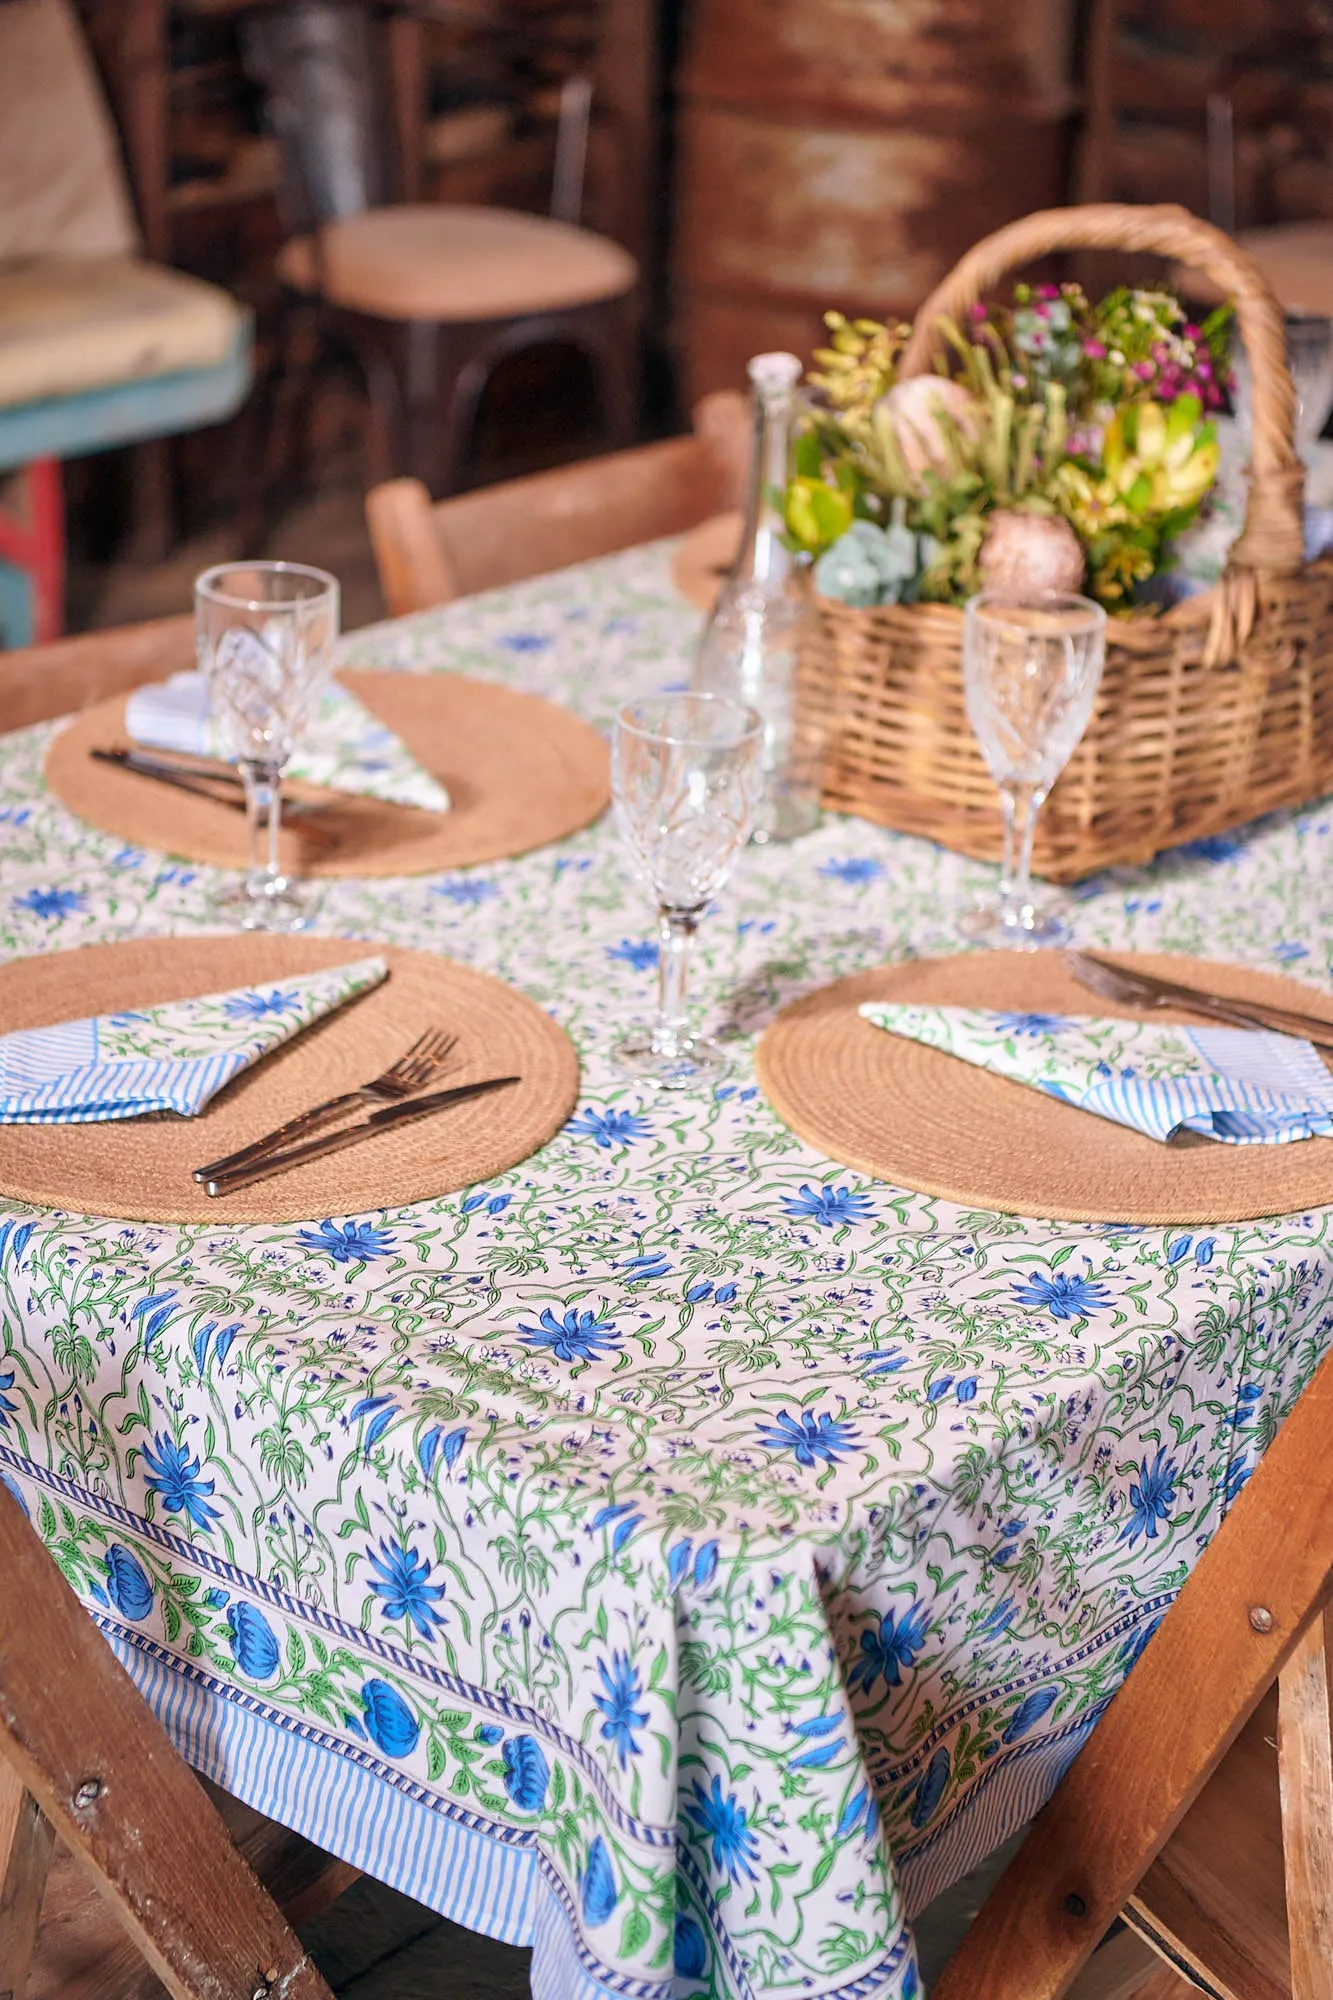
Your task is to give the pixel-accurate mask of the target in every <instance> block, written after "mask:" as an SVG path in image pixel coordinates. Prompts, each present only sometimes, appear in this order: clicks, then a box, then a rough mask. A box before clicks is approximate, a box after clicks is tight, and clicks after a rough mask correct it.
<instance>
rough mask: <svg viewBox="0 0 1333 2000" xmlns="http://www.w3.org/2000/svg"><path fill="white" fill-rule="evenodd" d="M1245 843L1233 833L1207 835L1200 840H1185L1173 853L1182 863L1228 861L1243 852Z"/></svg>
mask: <svg viewBox="0 0 1333 2000" xmlns="http://www.w3.org/2000/svg"><path fill="white" fill-rule="evenodd" d="M1244 849H1245V842H1244V841H1243V840H1241V839H1239V838H1238V837H1237V835H1236V834H1234V833H1209V834H1206V835H1205V836H1204V838H1203V839H1202V840H1187V841H1185V842H1184V843H1183V845H1182V846H1180V847H1178V848H1176V850H1175V852H1176V854H1177V855H1178V856H1179V857H1180V859H1181V860H1182V861H1185V860H1190V861H1211V862H1213V863H1214V865H1216V864H1217V863H1218V862H1219V861H1230V860H1231V859H1232V858H1233V857H1234V856H1235V855H1237V854H1241V853H1243V852H1244Z"/></svg>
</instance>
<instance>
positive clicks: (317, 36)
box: [240, 0, 398, 233]
mask: <svg viewBox="0 0 1333 2000" xmlns="http://www.w3.org/2000/svg"><path fill="white" fill-rule="evenodd" d="M240 36H241V52H242V57H243V60H244V62H245V66H246V69H247V71H248V72H249V74H250V75H251V76H252V77H253V78H254V80H255V82H256V83H258V84H259V85H260V87H261V89H262V90H263V91H264V94H265V97H266V99H267V103H268V110H269V116H270V118H271V119H272V122H273V127H274V130H275V131H276V133H277V136H278V147H279V152H280V157H281V161H282V190H281V192H282V203H283V208H284V210H285V221H286V223H287V225H288V227H289V228H291V229H293V230H297V231H300V232H302V233H304V232H307V231H310V230H313V229H317V228H319V226H320V225H321V224H322V223H325V222H333V221H336V220H337V218H338V217H339V216H344V215H359V214H360V213H361V211H362V210H363V209H367V208H378V207H381V206H382V205H383V204H384V203H386V202H389V201H392V200H393V198H394V195H395V193H396V192H397V191H398V190H397V186H396V182H397V179H398V176H397V175H396V174H395V170H394V159H393V137H392V118H391V113H390V106H389V92H388V81H387V78H386V76H385V72H384V50H383V45H382V42H381V39H380V36H379V33H378V29H377V26H376V24H375V22H374V20H373V10H372V9H371V8H369V7H367V6H364V5H361V4H357V0H292V4H289V5H283V6H273V7H257V8H255V9H253V10H252V11H251V12H249V13H247V14H245V15H244V16H243V17H242V20H241V24H240Z"/></svg>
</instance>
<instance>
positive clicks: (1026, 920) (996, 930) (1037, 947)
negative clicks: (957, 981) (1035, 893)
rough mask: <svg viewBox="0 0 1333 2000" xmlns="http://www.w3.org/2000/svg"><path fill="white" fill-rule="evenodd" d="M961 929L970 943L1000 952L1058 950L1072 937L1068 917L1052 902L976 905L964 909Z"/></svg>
mask: <svg viewBox="0 0 1333 2000" xmlns="http://www.w3.org/2000/svg"><path fill="white" fill-rule="evenodd" d="M958 928H959V930H960V931H961V932H962V933H963V936H964V937H965V938H967V939H968V941H969V942H970V943H972V944H983V945H988V946H990V948H991V949H992V950H997V951H1051V950H1059V949H1060V948H1061V947H1062V946H1064V945H1067V944H1069V943H1070V942H1071V941H1072V937H1073V933H1072V931H1071V930H1070V927H1069V924H1068V922H1067V920H1066V919H1065V917H1064V916H1063V915H1062V914H1061V912H1060V911H1059V910H1058V909H1056V908H1054V907H1053V906H1052V905H1051V904H1049V903H1021V904H1016V905H1012V906H1008V905H1005V904H1002V903H999V902H996V901H991V902H986V903H976V904H974V905H973V907H972V908H971V909H970V910H964V912H963V914H962V916H961V918H960V919H959V923H958Z"/></svg>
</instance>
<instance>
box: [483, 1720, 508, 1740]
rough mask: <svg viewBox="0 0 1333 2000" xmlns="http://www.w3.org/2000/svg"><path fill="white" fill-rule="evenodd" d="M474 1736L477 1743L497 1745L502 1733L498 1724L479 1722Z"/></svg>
mask: <svg viewBox="0 0 1333 2000" xmlns="http://www.w3.org/2000/svg"><path fill="white" fill-rule="evenodd" d="M476 1735H477V1741H478V1743H498V1742H499V1741H500V1738H501V1737H502V1736H503V1735H504V1731H503V1729H501V1727H500V1725H499V1723H498V1722H479V1723H478V1724H477V1730H476Z"/></svg>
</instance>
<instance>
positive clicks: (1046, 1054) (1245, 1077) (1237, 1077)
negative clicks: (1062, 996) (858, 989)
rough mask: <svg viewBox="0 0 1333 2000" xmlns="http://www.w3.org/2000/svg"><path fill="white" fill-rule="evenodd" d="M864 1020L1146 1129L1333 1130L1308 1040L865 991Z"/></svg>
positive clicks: (1275, 1133)
mask: <svg viewBox="0 0 1333 2000" xmlns="http://www.w3.org/2000/svg"><path fill="white" fill-rule="evenodd" d="M861 1012H862V1014H864V1016H865V1018H866V1019H867V1020H868V1021H873V1022H874V1023H875V1024H876V1026H877V1027H881V1028H887V1029H888V1030H889V1032H890V1033H891V1034H895V1035H906V1036H907V1037H908V1038H909V1039H910V1040H911V1041H914V1042H924V1043H925V1044H926V1046H927V1047H928V1048H932V1049H943V1050H945V1052H946V1053H947V1054H949V1055H953V1056H960V1057H961V1058H962V1060H963V1061H964V1062H970V1063H975V1064H976V1065H977V1066H978V1067H979V1068H981V1069H989V1070H993V1071H994V1072H995V1073H996V1074H997V1075H998V1076H1008V1077H1013V1078H1014V1079H1015V1081H1017V1082H1018V1083H1030V1084H1032V1085H1034V1086H1035V1088H1036V1089H1038V1090H1044V1091H1045V1092H1046V1094H1047V1095H1048V1096H1049V1097H1058V1098H1061V1099H1062V1100H1063V1101H1064V1102H1065V1103H1066V1104H1074V1105H1077V1106H1078V1107H1079V1108H1080V1109H1081V1110H1083V1111H1095V1112H1096V1113H1097V1115H1098V1116H1099V1117H1101V1118H1112V1119H1114V1120H1115V1122H1116V1124H1117V1125H1130V1126H1132V1127H1133V1129H1134V1130H1135V1131H1136V1132H1144V1133H1146V1134H1147V1136H1148V1137H1149V1138H1150V1139H1163V1140H1165V1139H1170V1138H1171V1137H1172V1136H1173V1134H1175V1133H1176V1132H1202V1133H1203V1134H1205V1135H1206V1136H1207V1137H1208V1138H1210V1139H1221V1140H1223V1141H1224V1142H1225V1143H1226V1144H1227V1145H1231V1146H1265V1145H1270V1146H1271V1145H1279V1146H1280V1145H1285V1144H1286V1143H1287V1142H1288V1141H1290V1140H1292V1139H1312V1138H1315V1137H1317V1136H1330V1135H1333V1075H1330V1073H1329V1071H1328V1069H1327V1068H1326V1067H1325V1065H1324V1064H1323V1062H1322V1061H1321V1060H1320V1057H1319V1055H1318V1052H1317V1051H1316V1050H1315V1049H1314V1048H1313V1047H1312V1046H1311V1044H1310V1043H1309V1042H1303V1041H1299V1040H1297V1039H1296V1037H1295V1036H1293V1035H1274V1034H1269V1033H1267V1032H1264V1031H1262V1030H1259V1029H1250V1028H1181V1027H1158V1026H1156V1025H1152V1024H1149V1023H1148V1022H1146V1021H1111V1020H1105V1019H1102V1020H1099V1019H1096V1018H1095V1017H1091V1016H1088V1015H1081V1014H1065V1015H1062V1014H1022V1013H1003V1012H1000V1013H992V1012H988V1011H987V1010H986V1009H984V1008H980V1007H904V1006H889V1005H885V1004H883V1003H881V1002H879V1001H874V1000H872V1001H868V1002H867V1003H866V1005H865V1006H863V1007H862V1008H861Z"/></svg>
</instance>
